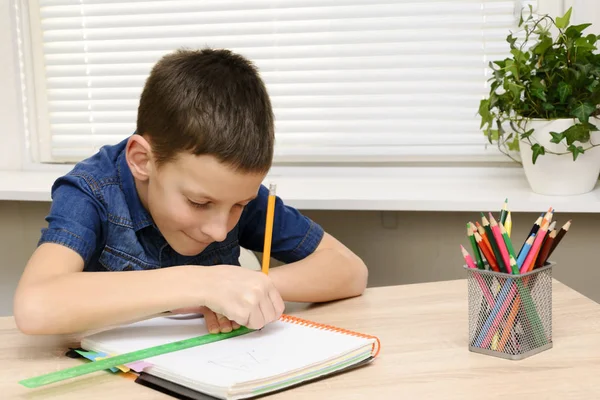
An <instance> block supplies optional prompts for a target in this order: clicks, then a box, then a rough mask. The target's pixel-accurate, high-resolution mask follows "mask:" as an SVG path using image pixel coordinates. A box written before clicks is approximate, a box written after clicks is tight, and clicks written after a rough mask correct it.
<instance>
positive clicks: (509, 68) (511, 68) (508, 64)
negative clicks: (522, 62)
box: [504, 60, 519, 76]
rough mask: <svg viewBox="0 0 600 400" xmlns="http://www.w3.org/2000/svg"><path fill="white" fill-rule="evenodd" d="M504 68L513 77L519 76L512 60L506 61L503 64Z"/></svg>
mask: <svg viewBox="0 0 600 400" xmlns="http://www.w3.org/2000/svg"><path fill="white" fill-rule="evenodd" d="M504 68H505V69H506V71H507V72H510V73H511V74H512V75H513V76H518V75H519V71H518V69H517V66H516V65H515V62H514V61H513V60H506V63H505V64H504Z"/></svg>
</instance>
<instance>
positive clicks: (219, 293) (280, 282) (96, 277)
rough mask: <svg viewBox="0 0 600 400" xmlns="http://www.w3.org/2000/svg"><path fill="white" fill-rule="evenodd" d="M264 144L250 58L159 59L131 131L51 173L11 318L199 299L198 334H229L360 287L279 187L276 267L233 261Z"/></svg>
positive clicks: (260, 229) (128, 312) (29, 321)
mask: <svg viewBox="0 0 600 400" xmlns="http://www.w3.org/2000/svg"><path fill="white" fill-rule="evenodd" d="M273 147H274V125H273V114H272V109H271V103H270V100H269V97H268V94H267V91H266V88H265V86H264V83H263V82H262V80H261V79H260V77H259V75H258V73H257V71H256V70H255V68H254V66H253V65H252V64H251V63H249V62H248V61H247V60H246V59H244V58H243V57H241V56H239V55H236V54H233V53H231V52H229V51H226V50H211V49H205V50H202V51H183V50H181V51H177V52H174V53H172V54H169V55H167V56H165V57H163V58H162V59H161V60H160V61H159V62H158V63H157V64H156V65H155V66H154V67H153V69H152V72H151V74H150V76H149V77H148V80H147V81H146V84H145V87H144V90H143V93H142V95H141V98H140V104H139V109H138V119H137V130H136V132H135V133H134V134H133V135H132V136H130V137H129V138H128V139H126V140H124V141H123V142H121V143H119V144H117V145H114V146H104V147H103V148H102V149H101V150H100V151H99V152H98V153H97V154H95V155H94V156H92V157H90V158H88V159H87V160H84V161H82V162H80V163H78V164H77V165H76V166H75V167H74V168H73V170H72V171H71V172H69V173H68V174H67V175H66V176H63V177H61V178H59V179H58V180H57V181H56V182H55V183H54V185H53V187H52V196H53V203H52V208H51V210H50V213H49V215H48V217H47V219H46V220H47V222H48V227H47V228H45V229H43V230H42V235H41V239H40V242H39V245H38V247H37V249H36V250H35V252H34V253H33V255H32V256H31V258H30V260H29V262H28V264H27V266H26V268H25V271H24V273H23V276H22V277H21V281H20V282H19V286H18V288H17V291H16V293H15V302H14V303H15V305H14V315H15V319H16V322H17V325H18V327H19V329H20V330H21V331H22V332H24V333H27V334H62V333H72V332H79V331H83V330H88V329H96V328H102V327H105V326H108V325H114V324H119V323H126V322H129V321H133V320H139V319H144V318H148V317H150V316H153V315H156V314H159V313H163V312H168V311H172V312H190V311H198V312H201V313H203V314H204V318H205V319H206V323H207V326H208V327H209V331H210V332H212V333H217V332H229V331H231V330H232V329H237V328H238V327H239V326H240V325H243V326H247V327H249V328H251V329H259V328H261V327H263V326H264V325H265V324H268V323H270V322H272V321H274V320H276V319H278V318H279V317H280V315H281V314H282V312H283V309H284V303H283V301H300V302H321V301H329V300H335V299H341V298H346V297H350V296H357V295H360V294H361V293H362V292H363V290H364V289H365V287H366V281H367V269H366V267H365V265H364V264H363V262H362V261H361V260H360V259H359V258H358V257H357V256H356V255H354V254H353V253H352V252H351V251H349V250H348V249H347V248H346V247H344V246H343V245H342V244H341V243H340V242H338V241H337V240H335V239H334V238H333V237H331V236H330V235H328V234H327V233H325V232H323V230H322V228H321V227H320V226H319V225H317V224H316V223H315V222H313V221H311V220H309V219H308V218H307V217H305V216H303V215H301V214H300V213H299V212H298V211H297V210H295V209H293V208H290V207H287V206H285V205H283V203H282V202H281V200H280V199H277V202H276V208H275V220H274V226H273V240H272V255H273V257H274V258H276V259H278V260H281V261H283V262H285V263H286V265H283V266H281V267H278V268H274V269H272V270H271V271H270V273H269V275H265V274H262V273H259V272H256V271H250V270H247V269H244V268H240V267H239V266H238V265H239V264H238V257H239V254H240V246H242V247H245V248H247V249H250V250H256V251H261V250H262V246H263V240H264V226H265V213H266V204H267V196H268V190H267V189H266V188H265V187H264V186H262V185H261V182H262V181H263V180H264V178H265V176H266V174H267V172H268V170H269V169H270V166H271V162H272V156H273ZM209 266H210V267H209ZM101 271H107V272H108V273H100V272H101Z"/></svg>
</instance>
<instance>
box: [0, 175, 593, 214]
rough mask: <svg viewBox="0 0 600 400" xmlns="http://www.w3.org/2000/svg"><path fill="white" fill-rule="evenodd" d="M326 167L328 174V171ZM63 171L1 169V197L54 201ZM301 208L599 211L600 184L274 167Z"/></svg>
mask: <svg viewBox="0 0 600 400" xmlns="http://www.w3.org/2000/svg"><path fill="white" fill-rule="evenodd" d="M324 171H325V172H324ZM61 174H62V173H61V172H37V171H28V172H21V171H0V200H19V201H50V200H51V198H50V188H51V186H52V183H53V182H54V180H55V179H56V178H57V177H58V176H60V175H61ZM270 182H273V183H276V184H277V194H278V195H279V196H281V197H282V198H283V200H284V201H285V202H286V203H287V204H289V205H291V206H294V207H296V208H298V209H301V210H397V211H491V210H497V209H499V207H501V205H502V202H503V201H504V199H505V198H506V197H508V199H509V203H510V208H511V210H512V211H514V212H518V211H528V212H542V211H544V210H546V209H548V207H550V206H552V207H554V208H555V209H556V210H557V211H559V212H584V213H597V212H600V187H599V186H597V187H596V189H595V190H594V191H593V192H590V193H587V194H584V195H578V196H569V197H566V196H542V195H538V194H535V193H533V192H532V191H531V190H530V189H529V186H528V184H527V181H526V180H525V176H524V174H523V171H522V169H521V168H511V167H509V168H507V167H504V168H502V167H498V168H489V167H488V168H458V167H448V168H433V167H432V168H424V167H402V168H368V167H363V168H359V167H347V168H327V169H323V168H316V167H315V168H291V167H290V168H289V169H283V168H280V169H277V168H274V169H273V172H272V173H271V174H270V176H269V177H268V179H267V180H266V181H265V184H268V183H270Z"/></svg>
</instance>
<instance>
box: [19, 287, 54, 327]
mask: <svg viewBox="0 0 600 400" xmlns="http://www.w3.org/2000/svg"><path fill="white" fill-rule="evenodd" d="M47 314H48V313H46V312H45V310H44V301H43V299H41V298H40V296H37V295H36V294H34V293H32V292H25V293H21V294H17V295H16V296H15V299H14V307H13V315H14V319H15V323H16V325H17V329H19V331H21V332H22V333H24V334H26V335H45V334H52V333H53V332H52V331H51V324H49V323H48V321H47V320H46V318H45V317H44V315H47Z"/></svg>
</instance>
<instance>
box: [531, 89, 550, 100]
mask: <svg viewBox="0 0 600 400" xmlns="http://www.w3.org/2000/svg"><path fill="white" fill-rule="evenodd" d="M531 94H532V95H534V96H535V97H537V98H538V99H541V100H543V101H548V99H547V98H546V93H545V92H544V89H542V88H534V89H532V90H531Z"/></svg>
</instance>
